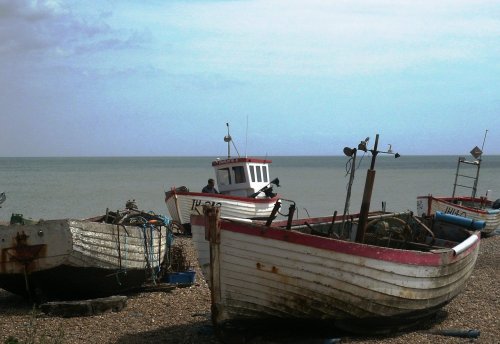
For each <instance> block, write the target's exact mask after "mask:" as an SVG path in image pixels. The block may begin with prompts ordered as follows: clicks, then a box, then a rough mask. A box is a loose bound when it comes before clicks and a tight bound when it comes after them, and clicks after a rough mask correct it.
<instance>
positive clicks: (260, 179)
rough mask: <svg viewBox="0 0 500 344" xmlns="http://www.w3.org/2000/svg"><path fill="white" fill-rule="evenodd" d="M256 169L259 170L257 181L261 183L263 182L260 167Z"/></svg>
mask: <svg viewBox="0 0 500 344" xmlns="http://www.w3.org/2000/svg"><path fill="white" fill-rule="evenodd" d="M255 168H256V169H257V181H258V182H261V181H262V173H261V170H260V166H255Z"/></svg>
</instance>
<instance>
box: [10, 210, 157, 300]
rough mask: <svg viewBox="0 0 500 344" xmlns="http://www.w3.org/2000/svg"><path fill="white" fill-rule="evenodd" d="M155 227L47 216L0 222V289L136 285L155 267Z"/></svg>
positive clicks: (64, 293)
mask: <svg viewBox="0 0 500 344" xmlns="http://www.w3.org/2000/svg"><path fill="white" fill-rule="evenodd" d="M161 228H162V229H161V230H157V229H151V228H140V227H136V226H122V225H113V224H106V223H97V222H92V221H86V220H73V219H61V220H49V221H40V222H39V223H37V224H34V225H9V226H1V227H0V288H3V289H6V290H9V291H11V292H13V293H17V294H22V295H29V294H40V293H41V294H43V295H44V296H49V297H50V296H57V297H76V296H77V295H86V296H89V295H110V294H113V293H116V292H120V291H124V290H128V289H132V288H136V287H139V286H141V285H142V284H143V283H144V282H145V281H146V280H148V279H150V278H151V277H152V274H153V273H154V271H157V269H158V268H159V266H160V263H161V261H162V258H163V255H164V253H165V249H166V243H167V240H166V228H165V227H161Z"/></svg>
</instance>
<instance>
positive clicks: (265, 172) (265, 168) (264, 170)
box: [262, 166, 267, 183]
mask: <svg viewBox="0 0 500 344" xmlns="http://www.w3.org/2000/svg"><path fill="white" fill-rule="evenodd" d="M262 176H263V177H264V181H265V182H266V183H267V166H262Z"/></svg>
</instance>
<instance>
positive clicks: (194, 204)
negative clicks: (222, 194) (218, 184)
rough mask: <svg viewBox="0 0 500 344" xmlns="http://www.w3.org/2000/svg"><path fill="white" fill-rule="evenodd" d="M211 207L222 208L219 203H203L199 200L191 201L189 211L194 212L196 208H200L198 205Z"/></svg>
mask: <svg viewBox="0 0 500 344" xmlns="http://www.w3.org/2000/svg"><path fill="white" fill-rule="evenodd" d="M202 204H203V205H211V206H212V207H221V206H222V203H220V202H215V201H212V202H210V201H205V202H203V201H202V200H201V199H193V203H192V204H191V210H195V209H196V207H198V206H200V205H202Z"/></svg>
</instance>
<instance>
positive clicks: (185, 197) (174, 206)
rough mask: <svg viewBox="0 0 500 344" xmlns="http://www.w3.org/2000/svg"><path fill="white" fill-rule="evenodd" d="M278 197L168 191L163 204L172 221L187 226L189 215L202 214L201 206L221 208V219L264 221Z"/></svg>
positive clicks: (269, 214)
mask: <svg viewBox="0 0 500 344" xmlns="http://www.w3.org/2000/svg"><path fill="white" fill-rule="evenodd" d="M278 201H279V196H276V197H272V198H250V197H238V196H228V195H223V194H207V193H200V192H182V191H176V190H173V191H170V192H167V193H166V195H165V203H166V205H167V209H168V212H169V213H170V217H171V218H172V220H174V221H177V222H179V223H180V224H182V225H186V226H189V224H190V216H191V214H195V215H199V214H201V213H202V209H201V207H202V206H203V205H212V206H217V207H220V208H221V216H222V217H234V218H244V219H252V220H266V219H268V218H269V216H271V213H272V211H273V208H274V205H275V204H276V202H278Z"/></svg>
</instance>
